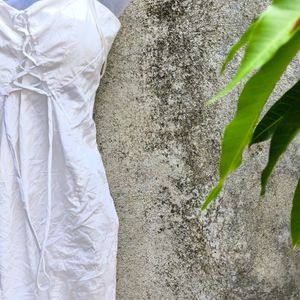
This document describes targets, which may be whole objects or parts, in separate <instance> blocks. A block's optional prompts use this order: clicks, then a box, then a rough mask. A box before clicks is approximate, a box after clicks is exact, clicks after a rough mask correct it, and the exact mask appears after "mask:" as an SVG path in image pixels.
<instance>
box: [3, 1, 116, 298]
mask: <svg viewBox="0 0 300 300" xmlns="http://www.w3.org/2000/svg"><path fill="white" fill-rule="evenodd" d="M18 1H20V0H18ZM11 3H16V5H12V4H11ZM120 27H121V24H120V21H119V19H118V18H117V17H116V16H115V15H114V14H113V12H112V11H110V10H109V9H108V8H107V7H106V6H104V5H103V4H101V3H100V2H98V1H97V0H39V1H36V2H34V3H32V4H31V5H30V6H28V7H27V8H25V9H20V8H17V2H16V1H11V2H5V0H0V300H35V299H38V300H40V299H41V300H47V299H51V300H79V299H80V300H113V299H115V297H116V295H115V292H116V256H117V241H118V228H119V219H118V215H117V213H116V209H115V205H114V201H113V199H112V197H111V194H110V189H109V185H108V181H107V177H106V173H105V169H104V165H103V162H102V158H101V155H100V152H99V150H98V147H97V143H96V127H95V122H94V120H93V105H94V100H95V94H96V90H97V88H98V86H99V83H100V80H101V78H102V76H103V74H104V72H105V69H106V61H107V55H108V53H109V50H110V49H111V46H112V43H113V41H114V38H115V37H116V35H117V33H118V31H119V29H120Z"/></svg>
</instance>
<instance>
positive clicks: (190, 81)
mask: <svg viewBox="0 0 300 300" xmlns="http://www.w3.org/2000/svg"><path fill="white" fill-rule="evenodd" d="M268 3H269V1H258V0H253V1H246V0H210V1H203V0H198V1H196V0H194V1H193V0H169V1H162V0H149V1H144V0H133V2H132V3H131V4H130V6H129V7H128V8H127V9H126V11H125V14H124V15H123V16H122V17H121V18H120V21H121V23H122V28H121V30H120V32H119V34H118V36H117V38H116V40H115V42H114V44H113V47H112V49H111V52H110V55H109V61H108V66H107V69H106V74H105V76H104V77H103V81H102V83H101V87H99V89H98V93H97V99H96V102H95V120H96V124H97V130H98V136H97V139H98V143H99V147H100V150H101V153H102V158H103V161H104V164H105V167H106V172H107V176H108V179H109V182H110V189H111V194H112V196H113V198H114V201H115V205H116V209H117V212H118V215H119V219H120V230H119V248H118V249H119V250H118V269H117V272H118V279H117V300H145V299H153V300H156V299H162V300H173V299H179V300H181V299H201V300H202V299H209V300H210V299H272V300H273V299H280V300H282V299H300V283H299V282H300V281H299V280H300V253H299V251H298V252H297V251H293V250H291V244H290V234H289V216H290V209H291V198H292V194H293V190H294V186H295V184H296V181H297V177H298V176H299V169H300V159H299V158H300V151H299V145H300V140H299V138H298V139H297V140H296V141H294V142H293V144H292V145H291V146H290V148H289V151H288V153H286V154H285V155H284V156H283V157H282V159H281V160H280V162H279V165H278V166H277V168H276V170H275V172H274V174H273V176H272V177H271V179H270V184H269V186H268V191H267V193H266V196H265V197H264V198H263V199H261V198H260V197H259V177H260V171H261V170H262V169H263V167H264V165H265V163H266V159H267V151H268V145H266V144H261V145H258V146H256V147H253V148H252V149H250V150H249V151H248V150H247V151H246V152H245V161H244V162H243V164H242V166H241V167H240V168H239V169H238V170H237V171H236V172H234V174H232V176H231V177H230V179H229V180H228V182H227V183H226V184H225V187H224V189H223V191H222V192H221V194H220V197H219V198H218V200H217V201H216V202H215V203H214V204H212V205H211V206H210V207H209V209H208V210H207V211H206V212H205V213H203V214H199V207H200V205H201V203H202V201H203V199H204V197H205V196H206V195H207V193H208V192H209V190H210V188H211V187H212V186H213V185H214V184H215V183H216V181H217V178H218V173H217V171H218V160H219V155H220V139H221V136H222V132H223V129H224V126H225V125H226V124H227V123H228V121H229V120H230V119H231V118H232V116H233V113H234V111H235V105H236V99H237V93H238V92H239V91H240V90H241V88H237V89H235V90H234V91H233V92H232V93H231V94H230V95H228V96H227V97H225V98H223V99H222V100H221V101H219V102H218V103H217V104H216V105H214V106H211V107H208V108H206V107H204V105H203V104H204V101H205V100H207V99H208V98H209V97H211V96H212V95H213V94H215V93H216V91H218V89H220V88H221V87H222V86H224V84H225V83H227V82H228V81H229V79H230V78H231V76H232V75H233V73H234V70H235V69H236V66H237V62H238V60H239V59H240V57H241V56H239V58H238V59H236V60H234V61H233V63H232V64H231V65H230V66H229V69H228V71H227V72H226V74H225V75H224V76H223V77H219V76H218V72H219V70H220V65H221V62H222V61H223V60H224V58H225V55H226V53H227V51H228V49H229V48H230V46H231V45H232V44H233V43H234V42H235V41H236V40H237V39H238V37H239V36H240V35H241V34H242V33H243V31H244V30H245V28H246V27H247V26H248V24H249V23H250V22H251V20H252V19H253V18H254V17H255V16H257V15H258V14H259V13H260V12H261V11H262V10H263V9H264V8H265V7H266V6H267V5H268ZM299 65H300V61H299V59H296V60H295V61H294V62H293V64H292V65H291V66H290V67H289V69H288V71H287V73H286V74H285V75H284V76H283V78H282V80H281V81H280V84H279V86H278V87H277V88H276V91H275V92H274V94H273V96H272V100H274V99H275V98H276V97H278V96H279V95H280V94H281V93H282V92H283V91H284V89H285V88H286V87H287V86H291V85H292V84H293V83H294V82H295V81H296V79H297V78H299V75H300V74H299V73H300V72H299V70H300V69H299ZM271 103H272V101H271V102H270V104H271Z"/></svg>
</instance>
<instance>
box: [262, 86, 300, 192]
mask: <svg viewBox="0 0 300 300" xmlns="http://www.w3.org/2000/svg"><path fill="white" fill-rule="evenodd" d="M284 96H286V99H287V100H286V102H289V103H290V105H291V109H290V110H289V112H288V114H286V115H285V116H284V117H283V119H282V120H281V121H280V122H279V123H278V125H277V127H276V129H275V132H274V133H273V136H272V139H271V145H270V150H269V159H268V163H267V166H266V167H265V169H264V170H263V172H262V175H261V195H264V193H265V190H266V185H267V182H268V179H269V177H270V175H271V174H272V171H273V169H274V167H275V165H276V163H277V161H278V159H279V158H280V156H281V155H282V154H283V152H285V151H286V149H287V147H288V146H289V144H290V143H291V141H292V140H293V139H294V137H295V136H296V135H297V133H298V132H299V130H300V89H299V85H296V88H294V89H292V90H290V91H289V92H288V93H287V94H285V95H284Z"/></svg>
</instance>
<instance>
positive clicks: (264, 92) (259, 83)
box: [201, 31, 300, 210]
mask: <svg viewBox="0 0 300 300" xmlns="http://www.w3.org/2000/svg"><path fill="white" fill-rule="evenodd" d="M299 50H300V32H299V31H298V32H297V34H296V35H295V36H294V37H293V38H292V39H291V40H290V41H289V42H288V43H287V44H285V45H283V46H282V47H281V48H280V49H279V50H278V51H277V53H276V55H275V56H274V57H273V59H271V60H270V61H269V62H268V63H267V64H265V65H264V66H263V67H262V68H261V69H260V70H259V71H258V72H257V73H256V74H254V75H253V76H252V77H251V78H250V79H249V80H248V82H247V83H246V85H245V87H244V89H243V91H242V93H241V95H240V97H239V100H238V107H237V112H236V114H235V117H234V118H233V120H232V121H231V122H230V123H229V124H228V125H227V126H226V128H225V131H224V137H223V140H222V154H221V161H220V168H219V173H220V178H219V182H218V184H217V185H216V187H215V188H214V189H213V190H212V191H211V192H210V194H209V195H208V196H207V198H206V200H205V202H204V204H203V205H202V207H201V210H204V209H205V208H206V207H207V206H208V205H209V203H210V202H211V201H213V200H214V199H215V198H216V197H217V196H218V193H219V192H220V190H221V188H222V185H223V183H224V181H225V179H226V177H227V176H228V175H229V174H230V173H231V172H233V171H234V170H235V169H236V168H237V167H238V166H239V165H240V163H241V160H242V154H243V151H244V148H245V147H246V145H248V143H249V142H250V140H251V136H252V134H253V130H254V127H255V124H256V123H257V121H258V118H259V116H260V114H261V111H262V109H263V107H264V105H265V103H266V101H267V99H268V98H269V96H270V94H271V92H272V91H273V89H274V87H275V85H276V83H277V81H278V80H279V79H280V77H281V75H282V74H283V72H284V71H285V69H286V67H287V66H288V64H289V63H290V61H291V60H292V59H293V57H294V56H295V55H296V54H297V52H298V51H299Z"/></svg>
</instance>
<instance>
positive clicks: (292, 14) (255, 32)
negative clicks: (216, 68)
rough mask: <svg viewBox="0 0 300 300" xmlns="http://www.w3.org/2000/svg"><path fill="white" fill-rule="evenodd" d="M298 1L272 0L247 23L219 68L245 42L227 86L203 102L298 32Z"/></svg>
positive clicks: (257, 65) (233, 83) (232, 84)
mask: <svg viewBox="0 0 300 300" xmlns="http://www.w3.org/2000/svg"><path fill="white" fill-rule="evenodd" d="M299 17H300V0H293V1H291V0H274V1H273V3H272V4H271V5H270V6H269V7H268V8H267V9H266V10H265V11H264V12H263V13H262V14H261V15H260V16H259V18H258V19H257V20H256V21H255V22H254V23H253V24H252V25H251V26H250V29H248V30H247V31H246V33H245V34H244V35H243V37H242V39H241V40H240V41H239V42H238V43H237V45H235V46H234V47H233V48H232V50H231V51H230V52H229V54H228V57H227V59H226V60H225V63H224V66H223V68H222V71H223V70H224V69H225V66H226V64H227V62H228V61H230V60H231V59H232V58H233V57H234V54H235V53H236V52H237V50H239V49H240V47H241V46H243V45H244V44H247V47H246V49H245V53H244V56H243V59H242V61H241V63H240V66H239V68H238V70H237V72H236V74H235V75H234V77H233V78H232V80H231V81H230V82H229V83H228V85H227V86H225V88H224V89H223V90H221V91H220V92H219V93H218V94H217V95H215V96H214V97H213V98H211V99H210V100H209V101H208V102H207V104H211V103H213V102H215V101H216V100H217V99H219V98H220V97H223V96H225V95H226V94H227V93H228V92H229V91H230V90H232V89H233V88H234V87H235V86H236V85H237V84H238V83H239V82H240V81H241V80H242V79H243V78H244V77H245V76H247V75H248V74H249V73H250V72H252V71H254V70H257V69H259V68H260V67H262V66H263V65H264V64H265V63H266V62H268V61H269V60H270V59H271V58H272V57H273V56H274V55H275V53H276V52H277V50H278V49H279V48H280V47H281V46H282V45H284V44H285V43H287V42H288V41H289V40H290V39H291V38H292V37H293V35H294V34H295V33H296V32H297V31H298V29H299V26H297V24H298V22H299V21H298V20H299Z"/></svg>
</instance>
